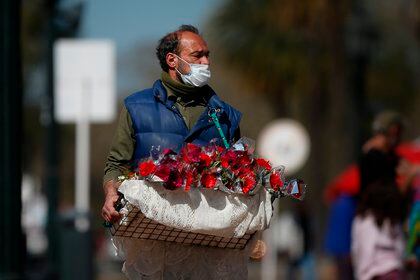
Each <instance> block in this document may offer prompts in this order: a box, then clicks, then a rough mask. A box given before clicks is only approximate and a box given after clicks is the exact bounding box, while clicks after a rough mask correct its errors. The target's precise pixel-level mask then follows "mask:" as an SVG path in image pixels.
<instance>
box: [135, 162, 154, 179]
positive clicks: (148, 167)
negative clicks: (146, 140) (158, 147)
mask: <svg viewBox="0 0 420 280" xmlns="http://www.w3.org/2000/svg"><path fill="white" fill-rule="evenodd" d="M155 171H156V165H155V164H154V163H153V161H152V160H148V161H143V162H141V163H140V164H139V172H140V175H141V176H143V177H146V176H149V175H151V174H153V173H154V172H155Z"/></svg>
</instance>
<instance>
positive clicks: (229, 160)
mask: <svg viewBox="0 0 420 280" xmlns="http://www.w3.org/2000/svg"><path fill="white" fill-rule="evenodd" d="M235 158H236V154H235V152H233V151H227V152H226V153H224V154H223V155H222V157H221V159H220V160H221V163H222V167H223V168H228V167H229V166H231V165H232V164H233V161H234V160H235Z"/></svg>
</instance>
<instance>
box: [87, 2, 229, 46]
mask: <svg viewBox="0 0 420 280" xmlns="http://www.w3.org/2000/svg"><path fill="white" fill-rule="evenodd" d="M222 1H223V0H178V1H170V0H166V1H165V0H148V1H147V0H143V1H141V0H124V1H116V0H90V1H86V2H85V9H84V16H83V21H82V26H81V30H80V31H81V33H80V34H81V36H82V37H89V38H108V39H113V40H114V41H115V42H116V44H117V49H118V52H119V53H121V52H124V51H125V50H126V49H128V48H130V47H133V46H134V45H136V44H140V43H141V42H142V41H143V42H146V43H148V42H156V41H157V40H158V39H159V38H161V37H162V36H163V35H164V34H166V33H168V32H169V31H172V30H174V29H176V28H177V27H178V26H180V25H181V24H193V25H195V26H197V27H198V28H199V29H200V28H202V27H203V25H204V24H205V22H206V20H207V19H208V18H209V15H210V14H212V13H213V12H215V10H216V9H217V8H218V7H219V5H220V4H221V3H222Z"/></svg>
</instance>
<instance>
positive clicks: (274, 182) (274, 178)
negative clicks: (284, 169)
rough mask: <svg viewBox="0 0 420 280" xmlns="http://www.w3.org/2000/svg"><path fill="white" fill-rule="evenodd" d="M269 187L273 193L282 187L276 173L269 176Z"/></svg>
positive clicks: (281, 182)
mask: <svg viewBox="0 0 420 280" xmlns="http://www.w3.org/2000/svg"><path fill="white" fill-rule="evenodd" d="M270 185H271V187H272V188H273V190H275V191H277V190H279V189H280V188H281V187H283V181H282V180H281V177H280V175H279V174H278V173H272V174H271V175H270Z"/></svg>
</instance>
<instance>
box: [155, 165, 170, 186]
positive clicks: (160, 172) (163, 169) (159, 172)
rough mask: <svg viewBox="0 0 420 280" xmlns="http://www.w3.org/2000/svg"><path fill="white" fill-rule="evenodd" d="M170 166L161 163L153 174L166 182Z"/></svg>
mask: <svg viewBox="0 0 420 280" xmlns="http://www.w3.org/2000/svg"><path fill="white" fill-rule="evenodd" d="M170 174H171V168H170V167H169V166H168V165H166V164H161V165H159V166H158V167H157V168H156V172H155V175H156V176H158V177H159V178H160V179H162V181H163V182H168V180H169V175H170Z"/></svg>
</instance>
